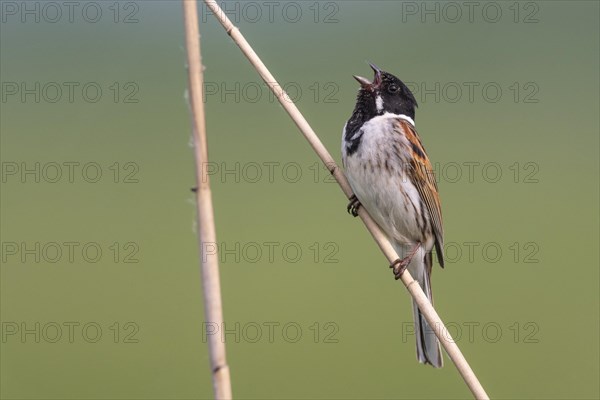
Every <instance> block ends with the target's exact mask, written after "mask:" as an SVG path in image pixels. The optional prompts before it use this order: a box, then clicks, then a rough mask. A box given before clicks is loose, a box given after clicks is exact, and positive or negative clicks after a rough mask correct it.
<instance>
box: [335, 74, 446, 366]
mask: <svg viewBox="0 0 600 400" xmlns="http://www.w3.org/2000/svg"><path fill="white" fill-rule="evenodd" d="M370 65H371V68H372V69H373V71H374V73H375V76H374V78H373V81H369V80H368V79H366V78H363V77H360V76H354V78H355V79H356V80H357V81H358V83H360V89H359V91H358V96H357V99H356V106H355V107H354V111H353V112H352V116H351V117H350V119H349V120H348V121H347V122H346V125H345V126H344V130H343V135H342V159H343V164H344V169H345V172H346V176H347V178H348V181H349V182H350V186H351V187H352V190H353V191H354V197H353V198H352V200H351V202H350V204H349V205H348V210H349V211H350V212H351V213H352V214H353V215H354V216H356V215H357V210H358V208H359V207H361V206H362V207H364V208H365V209H366V210H367V212H368V213H369V215H370V216H371V217H372V218H373V219H374V220H375V222H376V223H377V224H378V225H379V227H381V229H382V230H383V232H384V233H385V234H386V235H387V237H388V239H389V240H390V242H391V243H392V246H393V247H394V249H395V250H396V252H398V254H399V256H400V257H401V258H399V259H398V260H396V261H395V262H394V263H392V265H391V266H390V268H393V271H394V275H395V277H396V279H399V278H400V276H401V275H402V273H403V272H404V271H405V270H406V269H407V268H408V271H409V272H410V274H411V275H412V276H413V278H414V279H415V280H416V281H417V282H418V283H419V285H421V288H422V289H423V291H424V292H425V294H426V295H427V297H428V298H429V301H430V302H431V303H432V304H433V295H432V292H431V270H432V265H433V259H432V251H433V249H434V248H435V251H436V254H437V259H438V261H439V264H440V266H441V267H442V268H443V267H444V259H443V254H442V249H443V246H444V238H443V236H444V232H443V229H442V210H441V204H440V197H439V194H438V188H437V183H436V180H435V176H434V172H433V168H432V166H431V163H430V161H429V158H428V157H427V153H426V152H425V148H424V147H423V144H422V143H421V139H420V138H419V135H418V134H417V131H416V129H415V109H416V108H417V101H416V100H415V97H414V95H413V94H412V92H411V91H410V89H409V88H408V87H407V86H406V85H405V84H404V83H403V82H402V81H401V80H400V79H398V78H397V77H395V76H394V75H392V74H390V73H388V72H385V71H382V70H381V69H379V68H378V67H377V66H375V65H373V64H370ZM413 313H414V322H415V336H416V339H417V359H418V360H419V362H420V363H424V364H430V365H432V366H434V367H436V368H440V367H442V364H443V361H442V354H441V350H440V343H439V341H438V340H437V338H436V336H435V334H434V333H433V330H432V329H431V327H430V326H429V324H428V323H427V321H425V318H424V317H423V315H422V314H421V312H420V310H419V308H418V307H417V304H416V303H415V302H414V300H413Z"/></svg>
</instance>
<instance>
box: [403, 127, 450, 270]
mask: <svg viewBox="0 0 600 400" xmlns="http://www.w3.org/2000/svg"><path fill="white" fill-rule="evenodd" d="M398 125H399V128H400V131H401V132H404V134H405V135H406V138H407V139H408V141H409V143H410V145H411V147H412V152H413V155H414V157H412V158H411V161H410V166H411V170H410V172H409V173H411V180H412V182H413V183H414V185H415V186H416V188H417V191H418V192H419V194H420V195H421V198H422V199H423V203H425V208H426V209H427V212H428V213H429V217H430V219H431V225H432V226H433V234H434V235H435V251H436V253H437V256H438V260H439V263H440V266H441V267H442V268H444V256H443V248H444V229H443V227H442V206H441V203H440V196H439V193H438V187H437V182H436V181H435V172H434V171H433V167H432V166H431V162H429V158H428V157H427V153H425V148H424V147H423V144H422V143H421V139H419V135H418V134H417V131H416V130H415V128H414V127H413V126H412V124H410V123H409V122H408V121H406V120H403V119H398Z"/></svg>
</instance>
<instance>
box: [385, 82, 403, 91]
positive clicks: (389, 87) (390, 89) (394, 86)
mask: <svg viewBox="0 0 600 400" xmlns="http://www.w3.org/2000/svg"><path fill="white" fill-rule="evenodd" d="M398 90H400V88H399V87H398V85H395V84H393V83H392V84H391V85H390V86H388V92H390V93H397V92H398Z"/></svg>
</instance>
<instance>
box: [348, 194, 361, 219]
mask: <svg viewBox="0 0 600 400" xmlns="http://www.w3.org/2000/svg"><path fill="white" fill-rule="evenodd" d="M360 206H361V204H360V201H359V200H358V197H356V195H355V194H353V195H352V197H350V203H348V207H347V210H348V213H349V214H352V216H353V217H358V209H359V208H360Z"/></svg>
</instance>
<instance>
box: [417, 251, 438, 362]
mask: <svg viewBox="0 0 600 400" xmlns="http://www.w3.org/2000/svg"><path fill="white" fill-rule="evenodd" d="M423 253H425V251H423V250H422V249H420V250H419V251H418V253H417V254H415V256H414V258H413V260H412V262H411V265H410V266H409V271H410V273H411V275H412V276H413V278H414V279H415V280H416V281H417V282H419V285H421V289H423V292H425V295H426V296H427V298H428V299H429V301H430V302H431V304H433V294H432V292H431V268H432V262H433V261H432V256H431V252H427V253H426V254H423ZM423 263H424V265H423ZM413 264H417V265H416V266H415V267H416V268H412V267H413ZM413 314H414V320H415V336H416V338H417V359H418V360H419V362H420V363H422V364H430V365H432V366H433V367H435V368H441V367H442V366H443V359H442V351H441V348H440V342H439V341H438V339H437V337H436V336H435V333H434V332H433V329H432V328H431V327H430V326H429V324H428V323H427V321H425V317H424V316H423V314H421V311H420V310H419V307H418V306H417V303H415V301H414V300H413Z"/></svg>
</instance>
